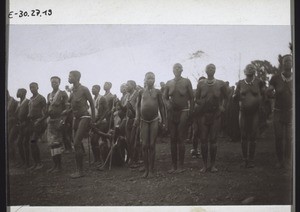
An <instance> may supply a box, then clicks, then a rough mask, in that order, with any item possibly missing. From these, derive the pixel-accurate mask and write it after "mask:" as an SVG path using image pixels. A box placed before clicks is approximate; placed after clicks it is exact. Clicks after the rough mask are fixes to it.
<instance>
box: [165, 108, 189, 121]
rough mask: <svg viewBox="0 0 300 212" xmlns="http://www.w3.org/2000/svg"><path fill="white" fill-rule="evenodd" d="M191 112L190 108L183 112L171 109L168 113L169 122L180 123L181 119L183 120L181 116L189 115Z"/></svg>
mask: <svg viewBox="0 0 300 212" xmlns="http://www.w3.org/2000/svg"><path fill="white" fill-rule="evenodd" d="M189 111H190V109H188V108H184V109H182V110H174V109H172V108H171V109H170V110H169V113H168V116H169V120H170V121H172V122H174V123H179V122H180V119H181V115H182V114H183V113H188V112H189Z"/></svg>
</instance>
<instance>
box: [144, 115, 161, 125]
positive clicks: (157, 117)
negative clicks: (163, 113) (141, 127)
mask: <svg viewBox="0 0 300 212" xmlns="http://www.w3.org/2000/svg"><path fill="white" fill-rule="evenodd" d="M158 120H159V116H156V117H155V118H154V119H152V120H150V121H148V120H145V119H143V118H141V122H144V123H146V124H151V123H152V122H155V121H158Z"/></svg>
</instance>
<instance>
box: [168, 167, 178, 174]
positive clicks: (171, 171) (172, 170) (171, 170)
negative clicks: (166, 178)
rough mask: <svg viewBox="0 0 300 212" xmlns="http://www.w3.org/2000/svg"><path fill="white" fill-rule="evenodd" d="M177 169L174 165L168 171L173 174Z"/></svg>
mask: <svg viewBox="0 0 300 212" xmlns="http://www.w3.org/2000/svg"><path fill="white" fill-rule="evenodd" d="M176 170H177V169H175V168H174V167H173V168H172V169H170V170H169V171H168V173H169V174H173V173H174V172H175V171H176Z"/></svg>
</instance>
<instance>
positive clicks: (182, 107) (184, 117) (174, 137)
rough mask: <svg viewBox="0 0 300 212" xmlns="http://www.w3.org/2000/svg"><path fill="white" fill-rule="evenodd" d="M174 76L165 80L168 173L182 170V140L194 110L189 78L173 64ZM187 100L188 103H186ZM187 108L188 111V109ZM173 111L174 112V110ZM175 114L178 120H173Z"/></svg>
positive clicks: (185, 135)
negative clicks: (169, 147) (169, 158)
mask: <svg viewBox="0 0 300 212" xmlns="http://www.w3.org/2000/svg"><path fill="white" fill-rule="evenodd" d="M173 73H174V75H175V78H174V79H173V80H170V81H168V82H167V84H166V87H165V93H164V98H165V100H166V106H167V109H168V110H169V112H170V110H171V111H173V112H172V115H171V114H170V116H172V117H169V118H168V119H169V121H168V127H169V130H170V134H171V155H172V169H171V170H170V171H169V173H174V172H183V171H185V169H184V168H183V162H184V152H185V146H184V141H185V139H186V137H187V131H188V126H189V119H190V117H191V115H192V113H193V111H194V94H193V89H192V85H191V82H190V80H188V79H185V78H182V77H181V73H182V66H181V65H180V64H175V65H174V67H173ZM188 102H189V103H190V104H189V105H188ZM188 110H189V111H188ZM174 111H175V112H174ZM174 116H177V118H176V119H178V121H174V120H173V119H174ZM177 148H178V149H179V169H178V170H177Z"/></svg>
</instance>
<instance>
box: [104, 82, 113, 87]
mask: <svg viewBox="0 0 300 212" xmlns="http://www.w3.org/2000/svg"><path fill="white" fill-rule="evenodd" d="M104 84H107V85H108V87H109V88H111V87H112V83H111V82H105V83H104Z"/></svg>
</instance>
